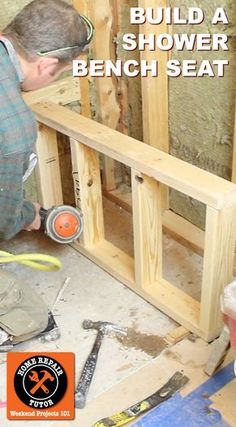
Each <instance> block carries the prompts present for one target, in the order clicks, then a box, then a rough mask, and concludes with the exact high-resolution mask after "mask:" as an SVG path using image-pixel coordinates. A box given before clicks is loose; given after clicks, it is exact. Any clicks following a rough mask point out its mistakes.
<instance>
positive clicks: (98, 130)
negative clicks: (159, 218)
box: [31, 103, 236, 209]
mask: <svg viewBox="0 0 236 427" xmlns="http://www.w3.org/2000/svg"><path fill="white" fill-rule="evenodd" d="M31 108H32V109H33V111H34V112H35V113H36V116H37V119H38V121H39V122H41V123H43V124H45V125H47V126H49V127H52V128H53V129H55V130H57V131H59V132H61V133H63V134H65V135H67V136H69V137H71V138H74V139H76V140H78V141H80V142H81V143H83V144H85V145H87V146H88V147H90V148H93V149H94V150H97V151H98V152H100V153H102V154H104V155H107V156H109V157H111V158H113V159H115V160H117V161H119V162H121V163H124V164H125V165H127V166H129V167H131V168H133V169H136V170H138V171H140V173H143V174H145V175H148V176H150V177H151V178H155V179H156V180H157V181H160V182H161V183H163V184H165V185H167V186H169V187H171V188H173V189H175V190H178V191H180V192H182V193H184V194H186V195H188V196H190V197H192V198H194V199H196V200H199V201H201V202H202V203H205V204H206V205H208V206H210V207H212V208H215V209H222V207H224V206H226V205H230V204H235V202H236V185H235V184H233V183H231V182H229V181H226V180H225V179H223V178H220V177H218V176H215V175H213V174H211V173H209V172H207V171H205V170H202V169H200V168H198V167H196V166H193V165H191V164H189V163H187V162H184V161H183V160H180V159H177V158H176V157H173V156H171V155H169V154H167V153H164V152H163V151H160V150H157V149H155V148H153V147H150V146H148V145H146V144H143V143H142V142H139V141H137V140H136V139H134V138H131V137H129V136H127V135H123V134H121V133H119V132H117V131H115V130H113V129H110V128H108V127H106V126H103V125H102V124H100V123H97V122H95V121H92V120H90V119H87V118H85V117H82V116H80V115H78V114H76V113H75V112H73V111H70V110H68V109H66V108H65V107H62V106H60V105H55V104H53V103H41V104H36V105H33V106H32V107H31Z"/></svg>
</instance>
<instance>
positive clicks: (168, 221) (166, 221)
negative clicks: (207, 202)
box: [163, 210, 205, 255]
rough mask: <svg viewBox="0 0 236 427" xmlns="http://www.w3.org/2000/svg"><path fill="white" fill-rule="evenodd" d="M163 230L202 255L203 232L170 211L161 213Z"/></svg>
mask: <svg viewBox="0 0 236 427" xmlns="http://www.w3.org/2000/svg"><path fill="white" fill-rule="evenodd" d="M163 229H164V230H165V231H166V232H167V233H168V234H170V235H171V236H172V237H173V238H174V239H175V240H177V241H179V242H180V243H181V244H184V245H186V244H187V246H189V247H190V248H192V249H193V250H194V252H196V253H197V254H199V255H203V252H204V243H205V232H204V231H203V230H201V229H200V228H198V227H196V226H195V225H194V224H192V223H191V222H189V221H187V220H186V219H185V218H183V217H182V216H180V215H178V214H176V213H175V212H173V211H171V210H167V211H165V212H164V213H163Z"/></svg>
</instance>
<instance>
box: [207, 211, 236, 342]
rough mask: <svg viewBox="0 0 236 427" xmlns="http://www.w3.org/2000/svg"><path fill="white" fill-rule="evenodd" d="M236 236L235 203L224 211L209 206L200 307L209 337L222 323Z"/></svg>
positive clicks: (216, 333) (230, 277) (211, 337)
mask: <svg viewBox="0 0 236 427" xmlns="http://www.w3.org/2000/svg"><path fill="white" fill-rule="evenodd" d="M235 240H236V208H235V206H229V207H225V208H223V209H222V210H221V211H218V210H216V209H213V208H210V207H207V218H206V233H205V252H204V266H203V278H202V294H201V309H200V329H201V330H202V331H204V333H205V338H206V340H207V341H210V340H211V339H214V338H215V337H216V336H217V335H218V334H219V333H220V330H221V327H222V316H221V314H220V313H221V312H220V295H221V294H222V291H223V289H224V286H225V285H227V284H228V283H230V281H231V280H232V276H233V260H234V245H235Z"/></svg>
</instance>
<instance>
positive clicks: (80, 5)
mask: <svg viewBox="0 0 236 427" xmlns="http://www.w3.org/2000/svg"><path fill="white" fill-rule="evenodd" d="M73 6H74V8H75V9H76V10H78V12H79V13H80V14H83V15H87V14H88V4H87V0H73ZM80 58H81V60H86V61H87V59H88V58H87V55H86V54H82V55H80ZM79 82H80V89H81V100H80V105H81V114H82V115H83V116H84V117H88V118H90V117H91V108H90V90H89V78H88V77H82V78H80V80H79Z"/></svg>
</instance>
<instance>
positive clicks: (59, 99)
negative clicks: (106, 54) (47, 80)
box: [22, 77, 81, 105]
mask: <svg viewBox="0 0 236 427" xmlns="http://www.w3.org/2000/svg"><path fill="white" fill-rule="evenodd" d="M22 95H23V98H24V100H25V102H26V103H27V104H28V105H32V104H35V103H36V102H41V101H51V102H55V103H56V104H61V105H67V104H70V103H71V102H75V101H80V100H81V92H80V82H79V80H78V79H76V78H73V77H66V78H64V79H61V80H58V81H56V82H55V83H52V84H50V85H49V86H47V87H44V88H42V89H38V90H34V91H32V92H22Z"/></svg>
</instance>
